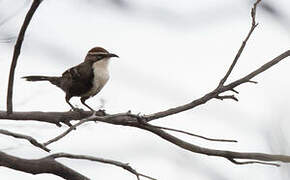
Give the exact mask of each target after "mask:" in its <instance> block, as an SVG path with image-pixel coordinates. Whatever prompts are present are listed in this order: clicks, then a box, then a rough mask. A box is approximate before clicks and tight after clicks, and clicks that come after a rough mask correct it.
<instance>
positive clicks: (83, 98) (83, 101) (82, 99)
mask: <svg viewBox="0 0 290 180" xmlns="http://www.w3.org/2000/svg"><path fill="white" fill-rule="evenodd" d="M88 98H89V97H81V102H82V104H83V105H85V106H86V107H87V108H89V109H90V110H91V111H92V112H95V110H94V109H93V108H91V107H90V106H89V105H87V104H86V103H85V101H86V100H87V99H88Z"/></svg>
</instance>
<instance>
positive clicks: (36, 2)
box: [7, 0, 41, 114]
mask: <svg viewBox="0 0 290 180" xmlns="http://www.w3.org/2000/svg"><path fill="white" fill-rule="evenodd" d="M40 3H41V0H33V2H32V5H31V7H30V9H29V10H28V12H27V14H26V17H25V19H24V22H23V25H22V27H21V29H20V32H19V35H18V38H17V41H16V44H15V46H14V52H13V57H12V62H11V66H10V73H9V81H8V90H7V113H8V114H11V113H12V112H13V103H12V96H13V82H14V73H15V68H16V64H17V59H18V56H19V55H20V51H21V46H22V42H23V39H24V35H25V32H26V29H27V27H28V25H29V23H30V20H31V19H32V16H33V14H34V13H35V11H36V10H37V8H38V6H39V5H40Z"/></svg>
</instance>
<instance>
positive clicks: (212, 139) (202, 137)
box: [147, 123, 238, 142]
mask: <svg viewBox="0 0 290 180" xmlns="http://www.w3.org/2000/svg"><path fill="white" fill-rule="evenodd" d="M147 125H148V126H151V127H154V128H159V129H164V130H168V131H174V132H179V133H183V134H187V135H190V136H194V137H198V138H201V139H205V140H208V141H218V142H238V141H237V140H230V139H215V138H208V137H205V136H201V135H197V134H193V133H190V132H186V131H183V130H179V129H173V128H168V127H163V126H155V125H152V124H149V123H148V124H147Z"/></svg>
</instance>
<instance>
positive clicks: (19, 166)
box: [0, 151, 89, 180]
mask: <svg viewBox="0 0 290 180" xmlns="http://www.w3.org/2000/svg"><path fill="white" fill-rule="evenodd" d="M0 166H4V167H8V168H11V169H14V170H18V171H22V172H26V173H30V174H42V173H50V174H54V175H57V176H59V177H62V178H64V179H76V180H89V178H88V177H86V176H84V175H82V174H80V173H78V172H76V171H74V170H73V169H71V168H69V167H67V166H65V165H63V164H61V163H59V162H57V161H55V160H54V159H53V158H41V159H35V160H31V159H22V158H18V157H15V156H11V155H8V154H6V153H4V152H1V151H0Z"/></svg>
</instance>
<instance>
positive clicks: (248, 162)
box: [228, 158, 280, 167]
mask: <svg viewBox="0 0 290 180" xmlns="http://www.w3.org/2000/svg"><path fill="white" fill-rule="evenodd" d="M228 160H229V161H231V162H232V163H234V164H238V165H245V164H263V165H271V166H276V167H279V166H280V164H276V163H266V162H261V161H244V162H240V161H236V160H234V159H232V158H228Z"/></svg>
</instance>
